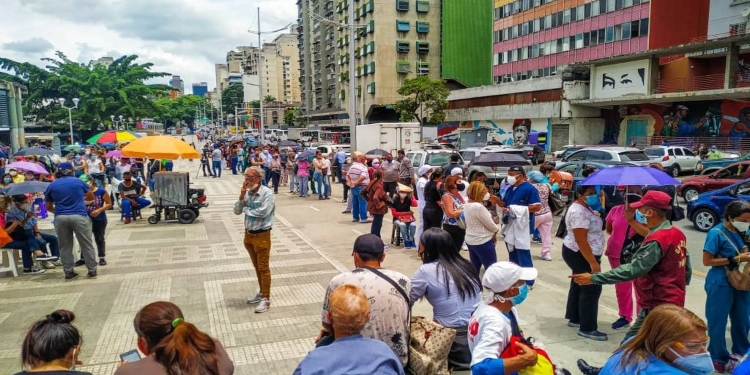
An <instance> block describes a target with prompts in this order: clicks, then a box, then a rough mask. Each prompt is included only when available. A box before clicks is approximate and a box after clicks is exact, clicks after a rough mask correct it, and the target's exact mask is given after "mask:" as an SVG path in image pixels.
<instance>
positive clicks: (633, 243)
mask: <svg viewBox="0 0 750 375" xmlns="http://www.w3.org/2000/svg"><path fill="white" fill-rule="evenodd" d="M628 231H630V228H628ZM643 240H644V237H643V236H641V235H640V234H638V233H636V234H634V235H633V236H631V237H630V238H626V239H625V243H624V244H623V245H622V251H620V263H621V264H626V263H630V261H631V260H633V256H634V255H635V253H636V252H638V249H639V248H640V247H641V244H642V243H643Z"/></svg>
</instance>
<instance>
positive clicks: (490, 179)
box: [464, 148, 534, 185]
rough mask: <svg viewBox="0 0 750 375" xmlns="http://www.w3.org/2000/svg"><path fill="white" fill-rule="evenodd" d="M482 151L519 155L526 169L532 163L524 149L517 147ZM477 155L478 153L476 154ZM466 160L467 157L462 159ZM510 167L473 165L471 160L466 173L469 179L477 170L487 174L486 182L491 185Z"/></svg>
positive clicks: (471, 178)
mask: <svg viewBox="0 0 750 375" xmlns="http://www.w3.org/2000/svg"><path fill="white" fill-rule="evenodd" d="M484 153H503V154H514V155H518V156H520V157H523V158H524V161H525V162H524V163H520V165H521V166H522V167H524V169H526V170H527V171H530V170H531V169H532V168H533V167H534V165H533V164H531V161H530V160H529V159H528V158H527V155H525V153H524V150H522V149H517V148H500V149H498V150H495V151H490V152H483V154H484ZM477 156H478V155H477ZM464 160H467V159H464ZM509 168H510V167H487V166H483V165H473V164H472V163H471V162H470V163H469V170H468V172H467V173H468V174H467V175H466V176H467V177H468V178H469V181H471V180H473V179H474V175H475V174H477V173H478V172H483V173H484V174H485V175H486V176H487V184H489V185H492V184H494V183H495V181H497V182H498V183H500V182H501V181H502V180H503V179H505V177H507V176H508V169H509Z"/></svg>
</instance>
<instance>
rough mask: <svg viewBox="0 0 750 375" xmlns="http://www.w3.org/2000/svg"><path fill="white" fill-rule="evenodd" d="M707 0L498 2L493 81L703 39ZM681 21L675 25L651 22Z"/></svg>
mask: <svg viewBox="0 0 750 375" xmlns="http://www.w3.org/2000/svg"><path fill="white" fill-rule="evenodd" d="M708 4H709V1H708V0H658V1H650V0H496V1H495V8H494V19H495V21H494V33H493V43H494V45H493V53H494V54H493V67H492V70H493V72H492V75H493V80H494V82H495V83H503V82H511V81H518V80H523V79H530V78H534V77H544V76H549V75H555V74H559V73H561V72H560V67H562V66H565V65H568V64H572V63H578V62H585V61H590V60H595V59H601V58H605V57H611V56H618V55H625V54H630V53H635V52H642V51H646V50H649V49H658V48H662V47H666V46H670V45H678V44H682V43H688V42H690V41H692V40H693V39H694V38H698V37H701V36H705V33H706V29H705V27H706V26H705V25H706V23H707V18H708ZM657 18H658V19H659V20H679V21H678V23H679V25H680V26H679V27H675V26H674V23H673V22H651V20H655V19H657Z"/></svg>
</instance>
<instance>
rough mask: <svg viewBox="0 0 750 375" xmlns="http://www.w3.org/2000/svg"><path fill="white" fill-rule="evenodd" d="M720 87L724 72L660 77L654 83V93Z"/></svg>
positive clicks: (717, 88) (722, 82)
mask: <svg viewBox="0 0 750 375" xmlns="http://www.w3.org/2000/svg"><path fill="white" fill-rule="evenodd" d="M722 88H724V74H709V75H705V76H696V77H686V78H674V79H660V80H659V81H658V82H657V85H656V93H657V94H664V93H674V92H689V91H703V90H720V89H722Z"/></svg>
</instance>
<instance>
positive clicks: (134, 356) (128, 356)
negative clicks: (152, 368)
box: [120, 349, 141, 362]
mask: <svg viewBox="0 0 750 375" xmlns="http://www.w3.org/2000/svg"><path fill="white" fill-rule="evenodd" d="M120 359H121V360H123V361H125V362H137V361H139V360H140V359H141V355H140V354H139V353H138V350H137V349H133V350H131V351H129V352H125V353H122V354H120Z"/></svg>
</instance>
